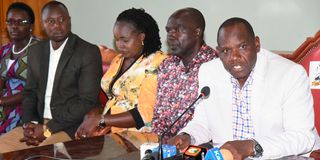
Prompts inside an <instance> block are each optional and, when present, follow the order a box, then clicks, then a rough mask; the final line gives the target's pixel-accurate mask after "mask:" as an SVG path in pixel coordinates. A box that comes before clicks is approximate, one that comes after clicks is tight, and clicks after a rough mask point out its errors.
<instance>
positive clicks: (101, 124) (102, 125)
mask: <svg viewBox="0 0 320 160" xmlns="http://www.w3.org/2000/svg"><path fill="white" fill-rule="evenodd" d="M106 126H107V124H106V120H105V119H104V116H103V115H101V119H100V121H99V124H98V127H99V128H100V129H103V128H106Z"/></svg>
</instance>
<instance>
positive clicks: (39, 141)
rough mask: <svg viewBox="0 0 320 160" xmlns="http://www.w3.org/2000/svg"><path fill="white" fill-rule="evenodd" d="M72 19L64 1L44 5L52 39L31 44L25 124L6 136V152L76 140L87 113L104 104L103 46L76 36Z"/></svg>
mask: <svg viewBox="0 0 320 160" xmlns="http://www.w3.org/2000/svg"><path fill="white" fill-rule="evenodd" d="M70 20H71V19H70V16H69V13H68V10H67V8H66V6H65V5H64V4H63V3H61V2H58V1H51V2H49V3H47V4H46V5H45V6H44V7H43V9H42V24H43V27H44V31H45V32H46V34H47V36H48V38H49V40H46V41H43V42H39V43H38V44H36V45H34V46H32V47H31V48H30V53H31V54H30V55H29V57H28V74H27V84H26V88H25V92H24V100H23V103H22V109H23V114H24V115H23V117H22V124H23V126H22V127H17V128H16V129H14V130H13V131H11V132H12V133H11V132H9V133H8V134H5V135H3V136H2V137H0V153H4V152H9V151H13V150H20V149H25V148H29V147H34V146H38V145H47V144H53V143H57V142H63V141H68V140H71V139H74V134H75V131H76V130H77V128H78V126H79V125H80V123H81V122H82V119H83V117H84V115H85V114H86V113H87V112H88V111H89V110H90V109H91V108H92V107H93V106H95V105H97V104H98V94H99V91H100V86H99V84H100V79H101V75H102V67H101V66H102V64H101V56H100V53H99V49H98V47H97V46H95V45H92V44H90V43H88V42H86V41H84V40H82V39H81V38H80V37H78V36H77V35H75V34H73V33H72V32H71V22H70ZM12 23H15V22H12ZM22 23H23V22H22ZM4 139H6V140H4Z"/></svg>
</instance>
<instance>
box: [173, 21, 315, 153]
mask: <svg viewBox="0 0 320 160" xmlns="http://www.w3.org/2000/svg"><path fill="white" fill-rule="evenodd" d="M217 41H218V46H217V51H218V55H219V59H220V60H218V59H216V60H213V61H211V62H208V63H206V64H204V65H203V66H202V67H201V68H200V72H199V83H200V87H199V88H202V87H203V86H209V87H210V88H211V90H212V92H211V96H210V97H209V99H207V100H205V101H203V102H201V103H200V105H199V106H197V108H196V109H195V114H194V118H193V120H192V121H191V122H190V123H189V124H188V125H187V126H186V127H185V128H184V129H182V131H181V132H180V134H179V135H177V136H176V137H174V138H172V139H171V140H170V142H171V143H172V144H174V145H177V147H178V148H179V149H183V148H185V147H187V146H188V145H189V144H196V145H198V144H201V143H205V142H208V141H210V140H212V142H213V144H215V146H221V147H220V148H221V149H226V150H229V151H230V152H231V154H232V156H233V158H234V159H244V158H247V157H250V156H251V157H254V158H262V159H273V158H280V157H285V156H290V155H302V154H306V153H309V152H310V151H311V150H312V149H315V148H318V146H317V145H318V143H315V141H316V139H318V134H317V133H316V130H315V128H314V110H313V99H312V95H311V90H310V87H309V83H308V77H307V74H306V72H305V70H304V69H303V67H302V66H300V65H299V64H296V63H294V62H291V61H289V60H287V59H285V58H283V57H281V56H278V55H276V54H273V53H271V52H269V51H267V50H265V49H262V48H260V40H259V37H257V36H255V34H254V31H253V29H252V27H251V25H250V24H249V23H248V22H247V21H246V20H244V19H241V18H231V19H228V20H227V21H225V22H224V23H223V24H222V25H221V26H220V28H219V31H218V38H217Z"/></svg>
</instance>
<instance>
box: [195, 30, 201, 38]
mask: <svg viewBox="0 0 320 160" xmlns="http://www.w3.org/2000/svg"><path fill="white" fill-rule="evenodd" d="M196 35H197V36H200V35H201V29H200V28H197V29H196Z"/></svg>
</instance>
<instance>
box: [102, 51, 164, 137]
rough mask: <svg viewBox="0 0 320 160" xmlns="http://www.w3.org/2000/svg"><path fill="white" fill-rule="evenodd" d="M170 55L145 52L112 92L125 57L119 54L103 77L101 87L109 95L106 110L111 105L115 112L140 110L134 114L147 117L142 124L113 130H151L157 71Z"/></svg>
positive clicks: (142, 117)
mask: <svg viewBox="0 0 320 160" xmlns="http://www.w3.org/2000/svg"><path fill="white" fill-rule="evenodd" d="M166 57H167V55H166V54H164V53H163V52H161V51H157V52H156V53H154V54H151V55H148V56H147V57H145V56H141V57H140V58H138V60H137V61H136V62H134V64H133V65H132V66H131V67H130V68H129V69H128V70H127V71H126V72H124V73H123V74H122V75H121V76H120V77H119V78H118V79H117V80H116V81H115V83H114V85H113V88H112V93H109V85H110V82H111V81H112V80H113V78H115V76H116V74H117V72H119V70H120V69H121V65H122V62H123V61H124V57H123V56H122V55H117V56H116V57H115V58H114V59H113V61H112V63H111V65H110V67H109V69H108V71H107V72H106V73H105V74H104V76H103V77H102V79H101V87H102V89H103V90H104V92H105V93H106V94H107V96H108V99H109V100H108V102H107V104H106V106H105V108H104V112H103V114H106V113H107V112H108V110H109V109H111V114H119V113H122V112H126V111H131V110H136V112H130V113H131V114H133V117H134V118H135V117H140V119H142V121H143V125H142V126H143V127H142V126H141V127H142V128H140V127H137V128H117V127H112V128H111V131H112V132H113V133H114V132H121V131H124V130H129V131H139V132H151V120H152V116H153V110H154V104H155V99H156V95H157V74H158V69H159V65H160V63H161V62H162V61H163V60H164V59H165V58H166ZM135 114H138V115H135ZM135 120H136V118H135ZM136 123H137V122H136Z"/></svg>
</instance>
